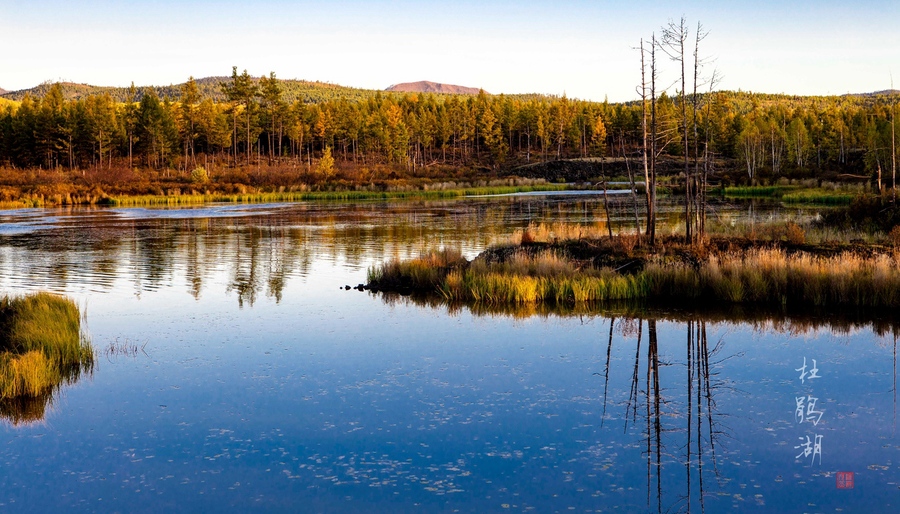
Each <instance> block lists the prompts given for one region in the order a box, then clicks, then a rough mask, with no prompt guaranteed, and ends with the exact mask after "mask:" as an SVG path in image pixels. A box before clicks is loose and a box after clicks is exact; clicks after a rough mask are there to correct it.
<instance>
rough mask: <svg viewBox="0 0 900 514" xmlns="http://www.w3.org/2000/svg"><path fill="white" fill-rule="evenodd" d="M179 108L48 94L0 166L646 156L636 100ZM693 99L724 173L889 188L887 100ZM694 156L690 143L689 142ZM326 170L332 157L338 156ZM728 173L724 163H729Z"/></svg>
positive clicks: (206, 100) (662, 115)
mask: <svg viewBox="0 0 900 514" xmlns="http://www.w3.org/2000/svg"><path fill="white" fill-rule="evenodd" d="M180 89H181V91H180V94H179V98H180V100H179V101H173V100H170V99H169V98H167V97H166V98H163V99H161V98H160V97H159V96H158V95H157V94H156V92H155V91H154V90H146V91H144V92H143V93H142V94H139V92H138V91H137V90H136V89H134V88H132V89H131V90H130V92H129V95H130V96H129V98H127V99H126V101H124V102H117V101H115V100H114V99H113V98H112V97H111V96H110V94H109V93H103V94H99V95H92V96H87V97H83V98H79V99H66V97H65V95H64V94H63V91H62V87H61V86H59V85H54V86H51V87H49V88H48V89H47V91H46V94H44V95H43V96H41V97H32V96H30V95H29V96H25V97H24V98H23V99H22V100H21V102H18V103H16V104H9V105H7V106H6V107H5V108H4V109H3V111H2V112H0V165H3V166H6V167H13V168H20V169H23V168H40V169H85V168H109V169H114V168H117V167H121V168H125V167H126V166H127V169H129V170H131V169H134V168H138V167H139V168H152V169H156V170H162V169H172V170H179V169H180V170H185V171H187V170H190V169H192V168H193V167H195V166H197V165H198V163H200V164H202V163H208V162H209V160H210V158H211V157H213V158H215V162H217V163H220V164H221V165H223V166H225V165H230V166H242V165H247V164H260V163H263V164H266V165H270V166H271V165H275V166H277V165H280V164H292V165H305V166H307V167H308V168H312V167H315V165H316V164H317V162H318V161H319V160H320V159H321V157H322V156H323V155H324V154H325V153H326V152H327V153H328V154H329V156H330V155H333V158H334V159H335V161H336V166H337V167H338V168H340V167H341V166H342V165H350V164H353V165H356V166H374V165H384V166H388V167H391V168H394V169H404V168H405V169H414V168H416V167H422V166H430V165H449V166H466V167H471V168H476V169H481V168H485V169H488V168H489V169H493V170H504V169H510V168H512V167H514V166H516V165H519V164H524V163H527V162H534V161H546V160H555V159H563V158H577V157H598V156H608V157H621V156H631V157H635V158H637V157H639V156H640V150H641V145H642V142H643V135H642V106H641V104H640V102H632V103H619V104H611V103H607V102H602V103H601V102H589V101H581V100H573V99H568V98H566V97H565V96H563V97H542V96H529V97H509V96H504V95H487V94H484V93H481V94H479V95H474V96H471V95H470V96H462V95H459V96H457V95H434V94H405V95H397V94H382V93H379V92H371V93H370V94H368V95H367V96H365V97H357V98H335V99H332V100H325V101H321V102H318V103H309V102H305V101H303V100H295V101H288V100H287V99H286V97H285V92H284V85H283V83H282V82H281V81H280V80H278V79H277V78H276V77H275V75H274V74H271V75H270V76H268V77H263V78H262V79H253V78H251V77H249V76H248V75H247V74H246V72H244V73H243V74H242V75H239V74H238V73H237V71H236V70H235V71H234V73H233V74H232V77H231V78H226V79H222V81H221V83H220V84H219V85H218V89H219V91H220V92H221V94H222V98H223V100H221V101H216V100H214V99H213V98H211V97H209V96H208V95H204V94H202V92H201V89H200V87H199V86H198V85H197V83H196V82H195V81H194V80H190V81H188V82H187V83H185V84H184V85H182V86H181V88H180ZM693 100H696V101H697V103H698V104H699V105H700V108H699V109H696V110H695V111H694V110H690V109H688V110H687V112H688V114H689V115H690V113H691V112H696V113H697V114H696V116H697V120H696V122H697V123H696V124H694V123H693V121H694V120H691V123H690V126H696V127H697V131H696V132H694V133H693V134H692V135H691V138H692V139H693V138H696V139H698V140H699V141H702V143H700V144H701V145H702V144H708V148H709V150H710V152H709V154H708V155H712V156H714V157H715V160H716V162H717V163H719V166H720V167H724V168H727V169H720V170H718V171H720V172H721V171H730V172H731V173H732V175H733V176H734V177H735V179H736V180H740V181H746V182H751V181H753V182H755V181H766V180H771V179H774V178H778V177H783V176H786V177H809V176H817V175H821V174H836V173H850V174H855V175H864V176H866V177H872V178H874V177H876V176H877V175H878V174H879V172H881V173H884V174H886V175H885V181H887V180H890V170H891V166H892V164H891V162H892V160H891V152H892V147H893V146H892V142H893V141H892V138H893V133H892V130H891V129H892V121H893V116H892V110H893V104H892V98H891V96H890V95H870V96H839V97H838V96H835V97H788V96H783V95H762V94H753V93H742V92H714V93H708V94H704V95H702V96H701V97H699V98H697V99H691V97H690V95H688V96H687V101H693ZM678 101H680V100H679V99H678V97H677V95H676V96H667V95H666V94H663V95H662V96H661V97H660V98H659V99H658V105H657V116H658V120H659V125H660V127H661V130H660V131H659V136H658V137H659V138H660V141H659V144H658V148H661V154H663V155H666V154H668V155H671V156H679V155H682V152H683V148H682V145H683V142H682V140H681V139H680V138H679V137H678V134H677V132H678V130H677V127H678V126H679V124H680V123H681V121H680V120H679V119H678V116H680V113H681V112H682V110H681V109H680V108H679V106H678V105H676V104H677V102H678ZM691 144H692V145H693V143H691ZM329 158H330V157H329ZM723 163H724V164H723Z"/></svg>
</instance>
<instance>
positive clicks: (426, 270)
mask: <svg viewBox="0 0 900 514" xmlns="http://www.w3.org/2000/svg"><path fill="white" fill-rule="evenodd" d="M468 264H469V263H468V261H467V260H466V258H465V257H463V256H462V253H460V252H459V250H453V249H441V250H432V251H430V252H426V253H424V254H422V255H421V256H419V257H418V258H416V259H412V260H409V261H398V260H394V261H390V262H387V263H385V264H382V265H381V266H375V267H372V268H369V272H368V281H369V287H370V288H372V289H382V290H391V291H399V292H412V291H434V290H435V289H436V288H437V287H438V286H439V285H440V284H441V282H442V281H443V280H444V278H445V277H446V276H447V274H448V273H449V272H450V271H451V270H453V269H455V268H458V267H464V266H468Z"/></svg>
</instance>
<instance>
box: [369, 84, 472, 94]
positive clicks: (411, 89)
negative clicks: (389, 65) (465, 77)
mask: <svg viewBox="0 0 900 514" xmlns="http://www.w3.org/2000/svg"><path fill="white" fill-rule="evenodd" d="M385 91H389V92H392V93H446V94H450V95H477V94H478V92H479V91H481V90H480V89H478V88H475V87H465V86H454V85H452V84H439V83H437V82H429V81H427V80H420V81H419V82H404V83H403V84H394V85H393V86H391V87H389V88H387V89H385Z"/></svg>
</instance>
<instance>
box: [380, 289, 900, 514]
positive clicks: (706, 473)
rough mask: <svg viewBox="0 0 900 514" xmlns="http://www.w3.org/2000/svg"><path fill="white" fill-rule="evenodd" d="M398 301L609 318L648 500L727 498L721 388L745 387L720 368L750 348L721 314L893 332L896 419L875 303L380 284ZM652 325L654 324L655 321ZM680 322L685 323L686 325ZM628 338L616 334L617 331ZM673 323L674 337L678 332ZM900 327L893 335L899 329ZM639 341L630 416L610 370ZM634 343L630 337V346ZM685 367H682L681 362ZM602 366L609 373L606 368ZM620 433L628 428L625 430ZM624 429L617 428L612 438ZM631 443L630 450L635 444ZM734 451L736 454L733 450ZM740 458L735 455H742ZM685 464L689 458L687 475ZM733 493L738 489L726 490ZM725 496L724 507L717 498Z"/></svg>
mask: <svg viewBox="0 0 900 514" xmlns="http://www.w3.org/2000/svg"><path fill="white" fill-rule="evenodd" d="M377 294H378V295H379V296H381V298H382V299H383V300H384V301H385V302H388V303H391V304H395V303H406V304H415V305H419V306H425V307H429V308H435V309H442V310H447V311H448V312H449V313H450V314H451V315H459V314H461V313H462V312H466V311H467V312H470V313H472V314H473V315H475V316H479V317H480V316H489V317H505V316H509V317H514V318H517V319H524V318H528V317H531V316H539V317H580V318H581V319H582V321H584V320H585V319H586V318H590V317H596V318H606V319H607V320H608V322H609V324H610V325H609V330H608V331H606V330H604V333H603V339H604V342H605V343H606V348H605V355H602V357H601V361H602V362H603V368H602V373H594V375H595V376H598V378H602V387H603V392H602V397H601V398H598V399H601V401H602V409H601V411H600V412H601V414H600V420H599V425H600V430H601V433H602V432H603V431H610V430H622V431H623V433H624V435H625V436H626V437H628V436H629V435H630V436H635V435H638V436H639V437H640V445H641V451H640V455H641V457H642V459H643V460H644V464H645V466H646V477H645V486H646V499H645V501H646V508H647V510H648V511H655V512H658V513H662V512H693V511H696V512H707V511H708V510H716V509H717V508H719V507H721V502H716V503H714V504H711V503H710V500H711V498H712V497H715V496H718V495H720V494H724V493H726V490H727V489H728V487H727V484H728V482H729V481H730V479H729V478H727V477H726V476H724V475H723V473H722V468H721V467H720V464H722V462H720V459H722V458H723V457H724V455H726V454H728V446H730V445H728V444H727V442H728V438H729V436H730V434H731V433H732V430H731V428H730V427H729V426H727V424H726V423H725V420H727V419H728V418H729V416H731V415H734V414H736V413H735V412H725V411H724V410H723V407H725V408H727V407H731V408H734V406H732V405H727V404H725V403H720V402H717V398H718V397H721V396H723V394H724V393H728V394H727V395H726V396H731V395H733V394H734V393H736V391H735V389H734V387H733V386H732V382H731V379H726V378H723V377H721V376H720V370H721V369H722V368H723V365H724V363H725V361H727V360H729V359H731V358H734V357H741V356H742V354H741V353H735V352H730V353H729V352H726V351H725V350H726V347H727V345H726V341H725V340H724V339H720V340H718V341H715V342H713V343H711V342H710V341H709V337H708V330H707V326H708V324H709V323H714V324H726V325H728V324H735V323H740V324H744V325H749V326H750V327H752V330H753V331H754V332H757V333H769V332H777V333H782V334H786V335H788V336H790V337H796V336H801V335H813V334H816V333H819V332H823V331H828V332H831V333H834V334H839V335H840V334H845V335H849V334H852V333H855V332H857V331H862V330H871V331H872V332H873V333H874V334H876V335H878V336H880V337H881V338H882V339H881V340H882V341H883V342H882V343H880V344H881V345H882V346H887V345H889V344H890V342H889V341H890V340H891V339H893V345H894V349H893V360H894V363H893V382H892V389H893V391H892V393H893V403H894V416H893V417H894V424H895V426H896V381H897V368H896V356H897V354H896V346H897V336H898V334H900V322H898V321H896V320H893V319H892V318H889V317H872V316H871V313H861V312H849V311H844V312H841V313H829V315H828V316H827V317H826V316H823V314H822V312H819V311H816V312H807V313H797V312H793V313H786V312H781V311H772V310H753V309H747V308H746V307H736V308H727V307H723V308H717V309H706V310H699V311H698V310H692V311H690V312H686V311H684V310H662V309H649V308H646V307H644V306H641V305H629V304H618V305H604V306H599V305H570V306H563V307H562V308H560V307H555V306H554V307H550V306H547V305H542V304H525V305H518V306H515V305H490V304H483V303H482V304H447V303H445V302H443V301H441V300H440V299H438V298H434V297H416V296H398V295H386V294H383V293H377ZM660 321H664V322H667V324H669V325H670V327H671V325H672V324H674V325H675V326H677V327H683V328H682V330H683V332H681V333H682V334H684V336H683V337H684V339H683V340H680V341H678V340H667V341H660V340H659V338H660V332H659V331H658V330H657V324H658V323H659V322H660ZM645 325H646V326H645ZM676 330H678V329H676ZM617 333H618V335H619V336H620V338H617V337H615V336H616V334H617ZM672 333H673V332H672V331H671V330H669V329H667V330H666V332H665V334H667V335H666V336H665V337H667V338H671V337H672ZM891 336H893V337H891ZM616 340H619V341H626V342H630V341H633V344H634V353H633V354H631V353H630V350H628V352H629V353H628V355H629V358H630V355H633V356H634V357H633V364H630V366H629V368H630V369H629V372H628V375H629V378H630V387H628V388H625V390H623V391H622V394H623V396H622V398H626V397H625V396H624V394H625V392H626V391H627V399H625V400H624V401H623V402H622V405H621V406H620V407H621V408H622V409H623V410H624V415H623V416H618V415H614V411H615V410H616V405H615V404H614V403H613V404H610V398H611V397H612V395H611V393H610V387H611V386H610V375H611V374H612V373H613V372H614V371H615V370H614V369H613V368H614V365H613V362H614V359H613V354H614V349H613V344H614V341H616ZM661 343H664V344H662V346H664V347H665V348H668V349H669V350H670V351H671V349H673V348H676V349H679V348H683V350H676V352H678V353H680V351H684V353H683V354H682V355H684V359H683V361H682V359H680V358H672V357H663V356H661V352H660V347H661ZM629 348H630V346H629ZM682 367H683V370H684V372H685V374H684V375H681V370H682ZM600 375H602V377H600ZM612 419H620V420H622V422H623V425H619V426H613V424H611V423H610V422H609V421H610V420H612ZM617 437H620V436H617ZM615 439H616V436H610V437H609V438H608V440H609V441H613V440H615ZM626 451H627V450H626ZM726 460H728V459H726ZM732 460H733V459H732ZM678 467H681V468H683V471H681V472H680V478H678V477H677V474H678V472H677V471H676V469H677V468H678ZM726 496H729V497H730V496H731V495H730V494H726ZM713 505H717V506H718V507H714V506H713Z"/></svg>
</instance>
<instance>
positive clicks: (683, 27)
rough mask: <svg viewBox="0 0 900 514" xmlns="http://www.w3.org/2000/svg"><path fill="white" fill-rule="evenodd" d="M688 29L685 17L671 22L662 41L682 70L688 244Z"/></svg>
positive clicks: (689, 238) (690, 237)
mask: <svg viewBox="0 0 900 514" xmlns="http://www.w3.org/2000/svg"><path fill="white" fill-rule="evenodd" d="M687 38H688V28H687V22H686V20H685V19H684V17H681V19H679V20H678V22H677V23H676V22H673V21H670V22H669V24H668V25H666V26H665V27H663V29H662V40H661V42H660V48H661V49H662V51H663V52H665V54H666V55H668V56H669V59H671V60H672V61H674V62H676V63H678V65H679V66H680V68H681V76H680V77H681V90H680V91H679V92H678V96H679V100H680V102H681V120H680V121H681V126H680V127H679V128H680V129H681V130H680V132H681V134H682V148H683V154H684V232H685V233H684V237H685V240H686V241H687V242H689V243H690V242H692V241H693V233H692V231H691V225H692V223H691V219H692V216H693V214H692V212H691V207H692V203H693V202H692V195H693V194H694V192H693V190H692V188H691V185H692V184H691V173H690V162H689V152H690V150H689V148H690V142H689V140H688V117H687V98H686V91H687V88H686V73H685V54H684V44H685V43H686V42H687Z"/></svg>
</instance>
